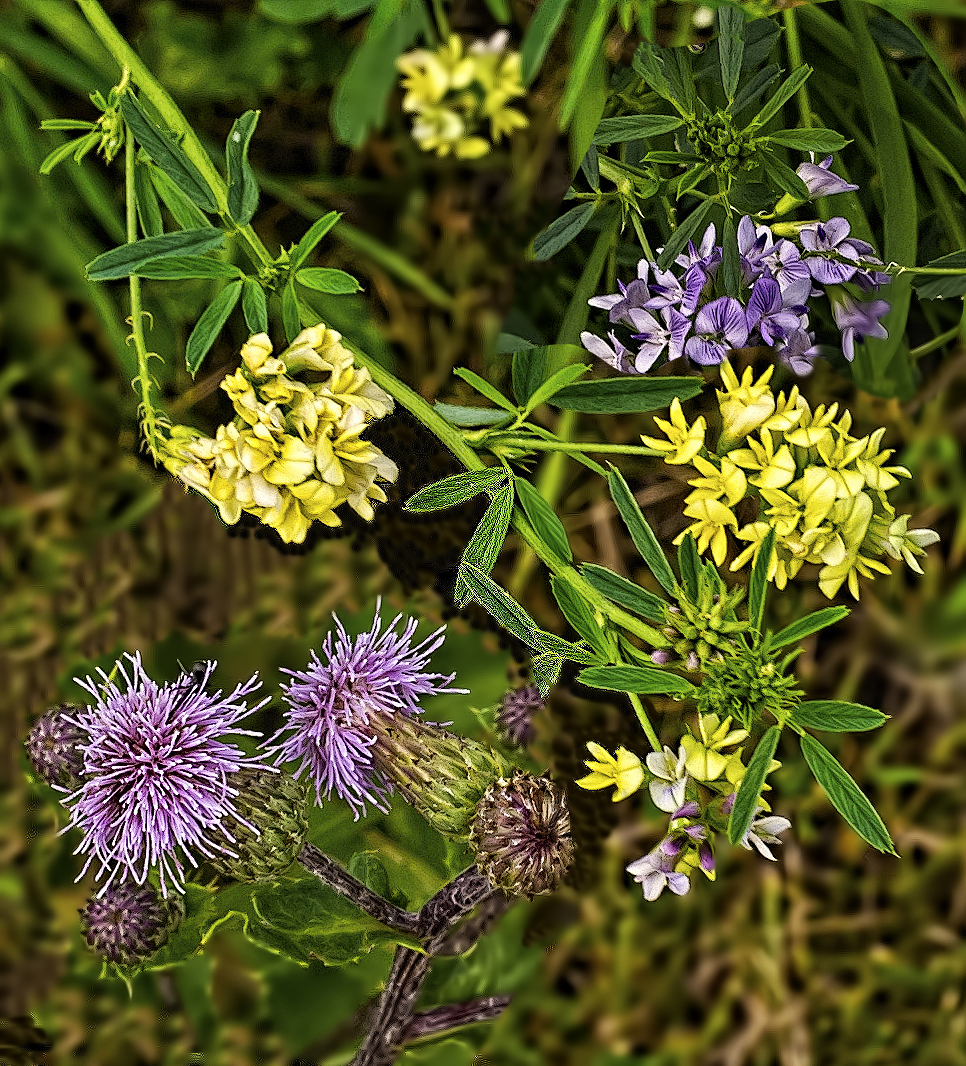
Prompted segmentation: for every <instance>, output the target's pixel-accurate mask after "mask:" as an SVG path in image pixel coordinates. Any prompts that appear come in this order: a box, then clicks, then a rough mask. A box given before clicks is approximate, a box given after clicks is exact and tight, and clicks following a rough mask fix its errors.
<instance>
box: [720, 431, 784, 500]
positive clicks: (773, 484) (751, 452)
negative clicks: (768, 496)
mask: <svg viewBox="0 0 966 1066" xmlns="http://www.w3.org/2000/svg"><path fill="white" fill-rule="evenodd" d="M760 437H761V443H759V442H758V441H756V440H752V439H751V438H750V437H749V438H748V440H747V442H746V443H747V444H748V447H747V448H739V449H737V450H736V451H733V452H731V453H730V457H731V459H732V460H733V461H734V462H735V463H737V464H738V466H741V467H744V468H745V469H746V470H757V471H758V473H757V474H756V475H755V476H754V477H752V478H749V479H748V480H749V481H750V483H751V484H752V485H754V486H755V487H756V488H759V489H780V488H783V487H784V486H785V485H787V484H788V483H789V482H790V481H793V480H794V478H795V474H796V467H795V460H794V458H793V457H792V453H791V451H790V449H789V447H788V445H787V444H782V445H781V446H780V447H779V449H778V451H775V445H774V439H773V437H772V435H771V433H769V432H768V430H762V432H761V434H760Z"/></svg>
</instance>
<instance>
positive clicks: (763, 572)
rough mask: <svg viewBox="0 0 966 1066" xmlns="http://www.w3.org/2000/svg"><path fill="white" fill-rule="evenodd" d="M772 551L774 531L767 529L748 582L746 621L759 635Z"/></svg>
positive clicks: (773, 548)
mask: <svg viewBox="0 0 966 1066" xmlns="http://www.w3.org/2000/svg"><path fill="white" fill-rule="evenodd" d="M774 551H775V531H774V529H769V530H768V532H767V533H766V534H765V539H764V540H763V541H762V542H761V548H760V549H759V551H758V558H757V559H756V560H755V565H754V566H753V567H752V569H751V580H750V581H749V582H748V621H749V622H751V628H752V629H753V630H757V631H758V632H759V633H760V632H761V623H762V619H763V618H764V617H765V592H766V591H767V589H768V570H769V567H770V566H771V557H772V555H773V554H774Z"/></svg>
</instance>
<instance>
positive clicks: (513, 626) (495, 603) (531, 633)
mask: <svg viewBox="0 0 966 1066" xmlns="http://www.w3.org/2000/svg"><path fill="white" fill-rule="evenodd" d="M459 580H460V581H462V582H464V583H465V585H466V587H467V588H468V589H469V590H470V592H472V594H473V596H474V597H475V598H476V599H477V600H479V601H480V603H481V604H482V605H483V607H485V608H486V610H487V611H488V612H489V613H490V614H491V615H492V616H493V617H494V618H495V619H496V620H497V621H498V622H499V623H500V625H502V626H503V628H504V629H505V630H507V632H509V633H512V634H513V635H514V636H515V637H518V638H519V639H520V640H522V641H523V642H524V644H526V645H527V647H529V648H533V649H534V651H536V650H537V643H536V640H535V634H536V633H537V632H538V629H539V627H538V626H537V623H536V622H534V620H533V619H532V618H531V617H530V616H529V615H528V614H527V612H526V611H525V610H524V609H523V608H522V607H521V606H520V605H519V604H518V603H517V602H516V601H515V600H513V599H512V598H511V597H510V596H509V594H508V593H506V592H504V591H503V589H501V588H500V586H499V585H498V584H497V583H496V582H495V581H493V579H492V578H491V577H490V576H489V574H484V573H483V571H482V570H480V569H479V567H476V566H474V565H473V564H472V563H468V562H466V561H465V560H464V561H463V562H461V563H460V571H459Z"/></svg>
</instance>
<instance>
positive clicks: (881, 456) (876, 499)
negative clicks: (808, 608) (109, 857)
mask: <svg viewBox="0 0 966 1066" xmlns="http://www.w3.org/2000/svg"><path fill="white" fill-rule="evenodd" d="M773 369H774V368H773V367H769V368H768V370H766V371H765V373H764V374H762V376H761V377H760V378H758V380H757V381H756V380H754V375H753V374H752V371H751V369H750V368H749V369H747V370H745V372H744V374H743V376H742V378H741V379H740V380H739V379H738V377H737V375H736V374H735V372H734V371H733V370H732V368H731V367H730V365H729V364H728V363H727V362H724V363H722V364H721V380H722V383H723V385H724V389H721V390H718V393H717V396H718V408H719V410H720V412H721V423H722V425H721V434H720V436H719V439H718V443H717V447H716V448H715V449H714V451H711V450H710V449H709V447H708V446H707V445H706V442H705V435H706V429H707V427H706V423H705V420H704V418H703V417H701V418H698V419H697V421H695V422H694V424H693V425H691V426H689V425H688V423H687V420H686V419H685V417H684V414H683V412H682V410H681V405H680V403H679V402H678V401H677V400H675V401H674V403H673V404H672V405H671V420H670V422H665V421H664V420H662V419H656V420H655V421H656V422H657V424H658V426H659V427H660V429H661V430H662V431H663V432H664V434H665V436H666V437H667V439H666V440H662V439H660V438H654V437H642V438H641V439H642V440H643V442H644V443H645V444H646V445H648V446H649V447H652V448H654V449H655V450H657V451H659V452H662V453H663V454H664V461H665V462H667V463H672V464H681V465H683V464H690V465H691V466H693V467H694V468H695V469H696V470H697V472H698V474H699V475H700V476H699V477H696V478H692V479H691V480H689V481H688V484H689V485H690V486H691V487H692V489H693V490H694V491H692V492H691V493H690V494H689V495H688V496H687V498H686V500H685V508H684V513H685V515H686V516H687V517H688V518H690V519H692V523H691V525H690V526H689V527H688V528H687V529H686V530H685V531H684V532H683V533H682V534H681V535H680V536H679V537H678V538H677V539H676V540H675V544H679V543H680V542H681V541H682V540H683V539H684V537H685V535H686V534H687V533H689V532H690V533H691V534H692V535H693V536H694V538H695V541H696V542H697V547H698V551H699V552H705V551H707V550H708V549H709V548H710V549H711V555H712V557H713V558H714V561H715V563H717V564H718V565H719V566H720V565H721V564H722V563H723V562H724V560H725V556H726V554H727V551H728V531H729V530H730V531H731V533H732V534H733V535H734V536H735V537H736V538H737V539H738V540H740V541H745V542H747V544H748V547H747V548H746V549H745V550H744V551H742V552H741V554H740V555H739V556H738V557H737V558H736V559H735V560H734V562H733V563H732V564H731V569H732V570H737V569H738V568H739V567H741V566H744V565H745V563H747V562H748V560H749V559H752V558H754V559H757V557H758V553H759V551H760V550H761V544H762V541H763V540H764V539H765V536H766V535H767V533H768V530H769V529H774V530H775V534H776V543H775V551H774V554H773V556H772V559H771V564H770V567H769V571H768V577H769V580H773V581H774V582H775V584H776V585H777V586H778V587H779V588H784V587H785V585H786V584H787V582H788V580H789V579H790V578H793V577H794V576H795V575H796V574H797V573H798V571H799V570H800V569H801V567H802V564H803V563H817V564H819V565H820V566H821V568H822V569H821V570H820V571H819V575H818V585H819V588H820V589H821V590H822V592H823V593H824V594H825V595H826V596H828V597H829V598H830V599H831V598H832V597H833V596H834V595H835V594H836V593H837V592H838V590H839V588H840V587H841V586H842V584H843V582H846V581H847V582H848V587H849V590H850V591H851V593H852V595H853V596H855V598H856V599H858V596H859V581H858V579H859V577H860V576H862V577H874V576H875V573H877V572H878V573H885V574H887V573H888V572H889V568H888V567H887V566H886V565H885V564H884V563H882V562H881V561H880V558H881V556H882V555H883V554H885V553H888V554H889V555H890V556H891V557H892V558H894V559H900V558H904V559H905V560H906V562H907V563H909V565H910V566H911V567H912V568H913V569H914V570H916V571H918V572H919V573H922V571H921V569H920V568H919V564H918V562H917V561H916V557H917V556H922V555H925V550H924V549H925V547H926V545H928V544H934V543H935V542H936V541H938V539H939V537H938V536H937V535H936V534H935V533H934V532H933V531H932V530H929V529H912V530H910V529H908V523H909V519H908V517H907V516H906V515H902V516H900V517H896V512H895V508H894V507H893V506H892V505H891V504H890V503H889V500H888V498H887V496H886V493H887V492H888V490H889V489H892V488H894V487H895V486H896V485H898V484H899V482H898V480H897V478H898V477H909V476H910V474H909V471H908V470H906V468H905V467H902V466H889V465H887V464H888V460H889V458H890V456H891V455H892V451H891V450H889V449H886V450H884V451H883V450H881V449H880V445H881V443H882V437H883V435H884V434H885V429H879V430H876V432H875V433H872V434H870V435H869V436H866V437H861V438H856V437H853V436H852V435H851V434H850V433H849V430H850V429H851V426H852V416H851V415H850V414H849V412H848V411H846V412H845V413H844V414H843V415H842V416H841V417H839V418H836V415H837V414H838V404H832V405H831V406H830V407H829V408H827V409H826V407H825V406H824V405H822V406H820V407H817V408H816V409H815V410H814V411H813V410H812V409H811V408H810V407H809V405H808V402H807V401H806V400H805V399H804V397H802V396H800V395H799V392H798V387H797V386H796V387H795V388H793V389H792V390H791V392H790V393H789V395H788V396H786V395H785V393H784V392H781V393H779V394H778V395H777V396H775V394H774V393H773V392H772V390H771V388H770V386H769V381H770V379H771V376H772V371H773ZM747 497H752V498H755V499H757V500H758V507H759V510H758V519H757V521H755V522H751V523H748V524H746V525H743V526H741V527H740V528H739V524H738V519H737V517H736V515H735V513H734V508H735V507H736V505H737V504H738V503H739V502H740V501H741V500H743V499H745V498H747Z"/></svg>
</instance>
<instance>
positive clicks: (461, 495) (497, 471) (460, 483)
mask: <svg viewBox="0 0 966 1066" xmlns="http://www.w3.org/2000/svg"><path fill="white" fill-rule="evenodd" d="M506 476H507V475H506V471H505V470H504V469H503V467H502V466H495V467H491V468H489V469H487V470H467V471H466V472H465V473H463V474H454V475H453V476H452V477H447V478H443V480H442V481H437V482H435V483H434V484H432V485H426V486H425V487H424V488H421V489H420V490H419V492H417V493H414V494H413V495H412V496H410V497H409V499H408V500H407V501H406V502H405V504H403V509H404V510H406V511H412V512H414V513H416V514H422V513H424V512H426V511H441V510H443V509H444V508H446V507H455V506H456V505H457V504H458V503H463V502H464V501H465V500H470V499H472V498H473V497H474V496H477V495H479V494H480V493H481V492H483V491H484V489H488V488H494V487H496V486H497V485H499V484H500V483H501V482H503V481H506Z"/></svg>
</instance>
